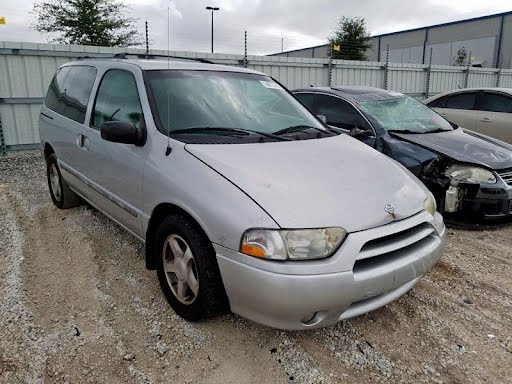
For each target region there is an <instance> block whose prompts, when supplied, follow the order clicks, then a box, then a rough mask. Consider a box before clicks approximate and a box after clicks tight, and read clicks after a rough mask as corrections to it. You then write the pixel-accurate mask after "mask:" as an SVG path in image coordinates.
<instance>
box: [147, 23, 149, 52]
mask: <svg viewBox="0 0 512 384" xmlns="http://www.w3.org/2000/svg"><path fill="white" fill-rule="evenodd" d="M146 56H149V31H148V22H147V21H146Z"/></svg>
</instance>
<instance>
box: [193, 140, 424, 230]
mask: <svg viewBox="0 0 512 384" xmlns="http://www.w3.org/2000/svg"><path fill="white" fill-rule="evenodd" d="M185 149H186V150H187V151H188V152H189V153H191V154H192V155H193V156H195V157H197V158H198V159H200V160H201V161H203V162H204V163H206V164H207V165H209V166H210V167H211V168H213V169H214V170H216V171H217V172H218V173H220V174H221V175H223V176H224V177H225V178H227V179H228V180H230V181H231V182H232V183H233V184H235V185H236V186H237V187H239V188H240V189H241V190H243V191H244V192H245V193H246V194H247V195H249V196H250V197H251V198H252V199H253V200H254V201H255V202H256V203H257V204H259V205H260V206H261V207H262V208H263V209H264V210H265V211H266V212H267V213H268V214H269V215H270V216H271V217H272V218H273V219H274V220H275V221H276V223H277V224H278V225H279V226H280V227H281V228H319V227H329V226H341V227H343V228H345V230H347V231H348V232H355V231H360V230H364V229H369V228H373V227H377V226H380V225H384V224H387V223H389V222H391V221H394V220H400V219H403V218H406V217H409V216H412V215H414V214H416V213H418V212H419V211H421V210H422V209H423V202H424V200H425V198H426V197H427V195H426V192H425V189H424V187H422V186H421V185H420V182H419V181H418V180H417V179H416V180H413V179H412V178H411V175H410V174H409V173H407V171H406V170H404V169H403V168H401V167H400V166H399V165H397V164H396V163H394V162H393V161H391V160H390V159H388V158H387V157H386V156H384V155H382V154H381V153H379V152H377V151H375V150H373V149H372V148H370V147H368V146H367V145H365V144H363V143H360V142H359V141H357V140H355V139H353V138H351V137H349V136H348V135H339V136H336V137H329V138H324V139H313V140H300V141H286V142H271V143H256V144H214V145H212V144H187V145H186V147H185ZM412 177H414V176H412ZM211 203H212V204H218V203H219V202H215V201H212V202H211ZM222 203H223V204H229V202H227V201H226V202H222ZM387 204H391V205H393V206H394V207H395V218H393V217H392V215H391V214H389V213H388V212H386V211H385V209H384V208H385V206H386V205H387ZM240 214H243V212H240Z"/></svg>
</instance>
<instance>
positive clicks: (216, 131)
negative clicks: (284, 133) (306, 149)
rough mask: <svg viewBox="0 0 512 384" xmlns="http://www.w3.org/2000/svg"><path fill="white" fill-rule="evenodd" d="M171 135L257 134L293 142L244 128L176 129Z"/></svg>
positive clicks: (271, 134) (206, 127) (285, 138)
mask: <svg viewBox="0 0 512 384" xmlns="http://www.w3.org/2000/svg"><path fill="white" fill-rule="evenodd" d="M170 133H171V135H175V134H189V133H192V134H193V133H198V134H215V135H222V136H240V135H242V136H245V135H250V134H256V135H260V136H264V137H269V138H272V139H275V140H279V141H291V140H292V139H289V138H287V137H281V136H276V135H274V134H273V133H266V132H259V131H253V130H252V129H244V128H228V127H208V126H205V127H190V128H183V129H176V130H173V131H171V132H170Z"/></svg>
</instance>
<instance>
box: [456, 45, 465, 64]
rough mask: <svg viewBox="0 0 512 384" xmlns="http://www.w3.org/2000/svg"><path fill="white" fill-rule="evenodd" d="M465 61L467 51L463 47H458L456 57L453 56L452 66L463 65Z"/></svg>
mask: <svg viewBox="0 0 512 384" xmlns="http://www.w3.org/2000/svg"><path fill="white" fill-rule="evenodd" d="M467 59H468V51H467V50H466V48H465V47H464V46H463V47H460V48H459V50H458V51H457V55H456V56H455V60H454V65H465V64H466V60H467Z"/></svg>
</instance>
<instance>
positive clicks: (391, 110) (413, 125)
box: [359, 97, 452, 133]
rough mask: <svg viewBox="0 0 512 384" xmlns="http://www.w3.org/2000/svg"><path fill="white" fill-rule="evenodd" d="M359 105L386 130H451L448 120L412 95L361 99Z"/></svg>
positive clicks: (425, 131)
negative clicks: (373, 99)
mask: <svg viewBox="0 0 512 384" xmlns="http://www.w3.org/2000/svg"><path fill="white" fill-rule="evenodd" d="M359 105H360V106H361V109H362V110H363V112H365V113H366V114H367V115H368V117H369V118H371V119H373V120H375V121H376V122H377V123H378V124H379V125H380V126H381V127H382V128H383V129H385V130H386V131H404V132H413V133H428V132H432V131H439V130H445V131H451V130H452V126H451V125H450V123H449V122H448V121H446V120H445V119H443V118H442V117H441V116H439V115H438V114H437V113H436V112H434V111H433V110H432V109H430V108H429V107H427V106H426V105H424V104H422V103H421V102H419V101H418V100H416V99H413V98H412V97H403V98H399V99H388V100H376V101H363V102H360V103H359Z"/></svg>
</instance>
